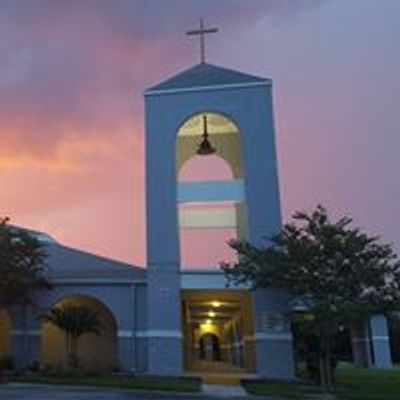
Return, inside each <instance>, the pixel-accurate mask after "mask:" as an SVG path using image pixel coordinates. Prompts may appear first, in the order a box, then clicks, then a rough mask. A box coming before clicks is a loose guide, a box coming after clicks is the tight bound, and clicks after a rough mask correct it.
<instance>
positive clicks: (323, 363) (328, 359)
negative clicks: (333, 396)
mask: <svg viewBox="0 0 400 400" xmlns="http://www.w3.org/2000/svg"><path fill="white" fill-rule="evenodd" d="M319 367H320V385H321V386H322V387H324V388H326V389H328V390H332V389H333V382H334V379H333V368H332V336H331V335H330V332H329V331H325V330H322V331H321V349H320V354H319Z"/></svg>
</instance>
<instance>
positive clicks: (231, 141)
mask: <svg viewBox="0 0 400 400" xmlns="http://www.w3.org/2000/svg"><path fill="white" fill-rule="evenodd" d="M205 132H206V133H207V135H208V136H207V140H208V141H209V144H210V146H211V148H212V149H213V150H215V151H214V152H213V153H212V154H207V155H204V154H199V153H201V151H199V149H200V147H201V144H202V143H203V141H204V138H205V136H204V135H205ZM176 170H177V181H178V199H177V200H178V211H179V212H178V214H179V228H180V252H181V253H180V260H181V266H183V267H184V268H191V267H192V268H193V267H195V268H202V267H206V268H210V267H216V266H218V265H219V263H220V262H221V261H234V260H235V259H236V254H235V253H234V252H233V251H232V249H231V248H230V247H229V246H228V245H227V241H228V240H230V239H234V238H238V237H244V236H245V234H246V211H245V199H244V183H243V177H244V171H243V163H242V155H241V145H240V134H239V129H238V127H237V126H236V124H235V123H234V122H233V121H232V120H231V119H229V118H228V117H226V116H224V115H221V114H217V113H209V112H206V113H199V114H196V115H194V116H192V117H191V118H189V119H188V120H187V121H186V122H185V123H184V124H183V125H182V126H181V128H180V129H179V131H178V138H177V153H176Z"/></svg>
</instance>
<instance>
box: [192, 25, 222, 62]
mask: <svg viewBox="0 0 400 400" xmlns="http://www.w3.org/2000/svg"><path fill="white" fill-rule="evenodd" d="M216 32H218V29H217V28H204V21H203V18H201V19H200V29H196V30H194V31H188V32H186V34H187V35H199V36H200V62H201V63H202V64H204V63H205V62H206V46H205V35H206V34H207V33H216Z"/></svg>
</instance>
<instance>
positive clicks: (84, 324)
mask: <svg viewBox="0 0 400 400" xmlns="http://www.w3.org/2000/svg"><path fill="white" fill-rule="evenodd" d="M42 318H43V319H44V320H45V321H47V322H49V323H51V324H53V325H55V326H56V327H58V328H59V329H61V330H62V331H63V332H64V333H65V346H66V355H67V362H66V364H67V365H69V366H70V367H75V368H76V367H78V366H79V364H80V362H79V357H78V345H79V339H80V338H81V337H82V336H83V335H85V334H87V333H94V334H95V335H100V334H101V330H102V324H101V321H100V318H99V315H98V313H97V312H96V311H95V310H93V309H92V308H89V307H87V306H79V305H65V306H60V307H54V308H53V309H51V310H50V311H49V313H48V314H45V315H43V316H42Z"/></svg>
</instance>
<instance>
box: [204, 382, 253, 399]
mask: <svg viewBox="0 0 400 400" xmlns="http://www.w3.org/2000/svg"><path fill="white" fill-rule="evenodd" d="M201 390H202V393H203V394H204V395H205V396H210V397H226V398H229V399H231V398H235V397H248V395H247V393H246V391H245V390H244V388H243V387H242V386H240V385H208V384H203V385H201Z"/></svg>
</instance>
